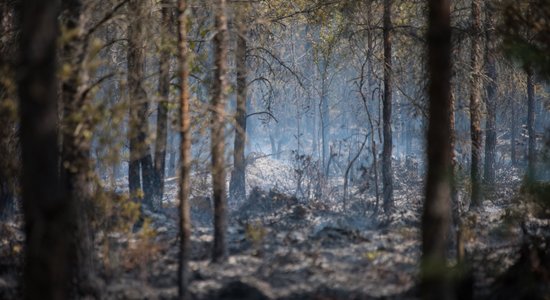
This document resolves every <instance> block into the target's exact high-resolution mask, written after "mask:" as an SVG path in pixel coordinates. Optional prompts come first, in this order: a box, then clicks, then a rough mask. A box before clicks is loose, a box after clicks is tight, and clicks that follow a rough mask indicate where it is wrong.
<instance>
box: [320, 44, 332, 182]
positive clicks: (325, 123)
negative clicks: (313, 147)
mask: <svg viewBox="0 0 550 300" xmlns="http://www.w3.org/2000/svg"><path fill="white" fill-rule="evenodd" d="M327 61H328V55H327V58H325V59H323V62H322V67H321V69H322V72H321V76H322V78H321V102H320V103H319V117H320V121H321V124H320V127H321V155H322V160H321V161H322V163H323V165H322V167H323V170H325V173H324V175H325V177H328V161H329V159H330V158H329V156H330V153H329V146H328V144H329V137H328V135H329V130H330V111H329V103H328V89H329V87H328V86H327V85H328V83H327V81H328V80H327V75H328V62H327Z"/></svg>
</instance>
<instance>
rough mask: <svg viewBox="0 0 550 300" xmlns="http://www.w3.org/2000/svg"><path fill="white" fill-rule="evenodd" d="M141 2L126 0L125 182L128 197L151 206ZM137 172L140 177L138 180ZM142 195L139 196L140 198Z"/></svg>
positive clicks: (151, 170)
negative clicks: (127, 153)
mask: <svg viewBox="0 0 550 300" xmlns="http://www.w3.org/2000/svg"><path fill="white" fill-rule="evenodd" d="M144 4H145V2H143V1H140V0H130V1H129V2H128V8H129V11H130V19H131V20H130V23H129V24H128V88H129V97H130V119H129V120H130V125H129V139H130V161H129V168H128V181H129V182H128V183H129V189H130V194H131V197H132V199H134V200H135V201H141V202H142V204H143V205H145V206H148V207H150V208H152V196H153V181H154V180H153V160H152V157H151V153H150V149H149V145H148V143H147V141H146V139H147V131H148V127H149V126H148V123H149V122H148V119H149V118H148V114H147V113H148V110H149V102H148V99H147V92H146V91H145V88H144V87H143V81H144V80H145V75H144V73H145V45H144V38H143V33H144V30H143V29H144V28H143V23H144V22H143V19H142V18H143V16H144V11H145V8H144ZM140 175H141V180H140ZM140 196H142V197H140Z"/></svg>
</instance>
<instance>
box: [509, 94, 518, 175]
mask: <svg viewBox="0 0 550 300" xmlns="http://www.w3.org/2000/svg"><path fill="white" fill-rule="evenodd" d="M511 106H512V109H511V111H510V118H511V119H512V121H511V122H510V127H511V128H510V132H511V137H510V159H511V161H512V166H513V167H516V166H517V165H518V160H517V153H516V143H517V138H516V136H517V127H518V126H517V116H516V99H512V105H511Z"/></svg>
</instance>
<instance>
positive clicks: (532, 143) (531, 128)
mask: <svg viewBox="0 0 550 300" xmlns="http://www.w3.org/2000/svg"><path fill="white" fill-rule="evenodd" d="M527 134H528V135H529V141H528V146H527V180H528V181H530V182H532V181H533V180H535V164H536V147H537V144H536V141H537V136H536V132H535V83H534V81H533V69H532V68H531V67H527Z"/></svg>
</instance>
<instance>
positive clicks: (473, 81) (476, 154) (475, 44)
mask: <svg viewBox="0 0 550 300" xmlns="http://www.w3.org/2000/svg"><path fill="white" fill-rule="evenodd" d="M480 39H481V5H480V0H472V45H471V49H472V50H471V69H472V73H471V74H470V135H471V152H472V159H471V167H470V179H471V185H472V191H471V202H470V209H472V208H474V209H477V208H480V207H481V204H482V201H483V199H482V196H483V195H482V193H481V146H482V145H481V144H482V134H481V43H480Z"/></svg>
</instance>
